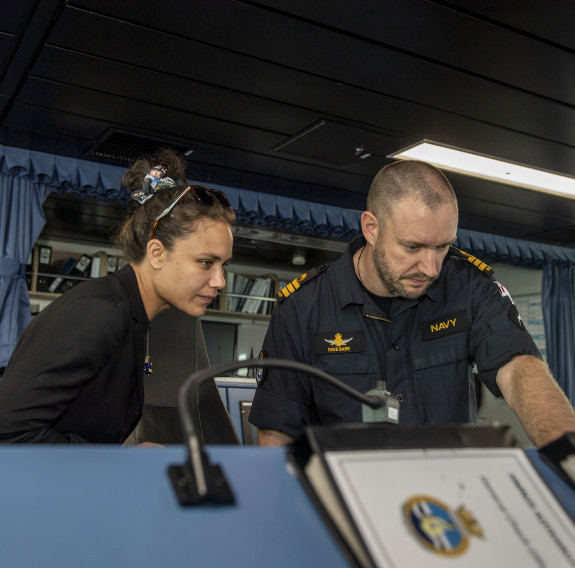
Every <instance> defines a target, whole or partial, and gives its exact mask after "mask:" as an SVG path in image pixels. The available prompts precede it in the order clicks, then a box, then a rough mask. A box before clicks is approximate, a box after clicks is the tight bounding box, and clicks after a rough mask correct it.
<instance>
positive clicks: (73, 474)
mask: <svg viewBox="0 0 575 568" xmlns="http://www.w3.org/2000/svg"><path fill="white" fill-rule="evenodd" d="M208 453H209V455H210V459H211V461H212V462H213V463H217V464H220V465H221V466H222V467H223V469H224V471H225V473H226V476H227V478H228V479H229V480H230V484H231V485H232V487H233V489H234V492H235V495H236V500H237V504H236V505H235V506H224V507H200V508H197V507H190V508H182V507H180V505H179V504H178V502H177V500H176V497H175V494H174V492H173V490H172V487H171V485H170V482H169V479H168V475H167V472H166V468H167V466H169V465H173V464H178V465H179V464H181V463H182V462H183V460H184V457H185V452H184V449H183V448H181V447H168V448H120V447H103V446H82V447H60V446H36V447H31V446H18V447H1V448H0V566H2V567H4V566H6V567H7V568H39V567H49V568H51V567H56V566H57V567H58V568H79V567H82V568H92V567H94V568H96V567H97V568H102V567H104V566H105V567H107V568H115V567H116V566H118V567H119V566H121V567H122V568H131V567H137V568H147V567H154V568H157V567H160V566H161V567H162V568H171V567H178V568H182V567H184V566H200V567H201V568H211V567H217V568H222V567H227V566H250V568H251V567H259V566H262V567H263V566H265V567H266V568H268V567H270V566H273V567H274V568H278V567H279V568H281V567H284V566H285V567H290V568H291V567H295V566H297V567H298V568H307V567H312V566H313V567H319V566H321V567H324V566H326V567H328V566H329V567H330V568H338V567H340V566H341V567H343V566H348V564H347V562H346V561H345V558H344V557H343V556H342V554H341V552H340V551H339V548H338V546H337V544H336V541H335V540H334V539H333V538H332V536H331V535H330V533H329V532H328V529H327V528H326V527H325V525H324V524H323V522H322V521H321V518H320V516H319V514H318V513H317V512H316V510H315V509H314V507H313V505H312V503H311V502H310V501H309V500H308V498H307V497H306V495H305V493H304V491H303V489H302V488H301V486H300V484H299V482H298V481H297V479H296V478H295V477H293V476H292V475H291V474H290V473H288V471H287V468H286V460H285V456H284V450H282V449H271V448H257V447H210V448H208ZM527 455H528V456H529V457H530V458H531V460H532V461H533V463H534V465H535V467H536V469H537V470H538V471H539V472H540V473H541V474H542V476H543V477H544V479H545V480H546V481H547V483H548V484H549V486H550V488H551V489H552V491H553V492H554V493H555V495H556V496H557V499H558V500H559V502H560V503H562V505H563V506H564V507H565V509H566V511H567V512H568V513H569V514H570V515H571V517H572V518H574V519H575V492H574V491H573V490H572V489H571V488H570V487H569V486H568V485H567V484H566V483H565V482H563V481H562V480H561V479H560V478H559V477H558V476H557V475H556V474H555V473H554V472H553V471H551V470H550V469H549V468H548V467H547V466H546V464H545V463H543V462H542V461H541V459H540V458H539V456H538V454H537V453H536V452H535V450H528V451H527Z"/></svg>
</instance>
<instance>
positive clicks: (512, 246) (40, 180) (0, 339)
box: [0, 145, 575, 396]
mask: <svg viewBox="0 0 575 568" xmlns="http://www.w3.org/2000/svg"><path fill="white" fill-rule="evenodd" d="M123 171H124V168H120V167H118V166H110V165H104V164H98V163H96V162H89V161H86V160H77V159H73V158H66V157H63V156H55V155H51V154H45V153H43V152H32V151H29V150H23V149H20V148H12V147H10V146H2V145H0V175H2V174H5V175H6V176H8V177H9V179H10V180H11V182H4V183H8V185H10V183H12V184H13V185H12V188H13V189H12V190H10V191H8V192H7V196H4V198H3V199H7V200H8V201H7V203H8V202H11V203H16V202H17V201H18V199H20V198H21V197H19V196H18V195H17V194H19V193H24V194H26V193H27V192H18V191H17V189H16V188H18V187H20V185H19V184H21V183H26V184H27V187H30V188H35V189H34V191H36V192H37V194H36V197H35V199H36V204H35V205H32V204H31V203H26V204H24V205H16V206H14V205H12V204H10V207H15V210H17V211H25V210H26V207H27V208H28V209H29V210H30V213H29V217H28V221H29V222H30V223H31V224H33V223H35V222H37V223H38V225H34V227H33V228H32V227H30V229H31V230H30V231H29V232H28V234H27V235H24V236H20V237H15V239H16V240H17V241H18V240H20V241H21V242H20V245H19V246H21V250H20V251H18V253H14V252H8V253H7V252H4V253H3V254H4V258H3V259H2V260H1V262H2V264H1V265H0V275H1V278H2V280H1V282H2V287H3V288H2V289H4V287H6V289H7V288H8V286H9V284H7V282H8V281H10V283H11V284H10V286H12V287H13V289H15V290H16V292H14V293H15V294H16V295H15V296H14V298H17V304H18V306H19V308H18V309H17V310H16V309H15V308H14V301H12V302H13V303H12V304H11V305H10V306H8V305H5V304H6V298H7V297H8V295H7V292H2V293H1V294H2V295H0V301H1V303H0V309H1V312H0V313H1V314H2V319H0V344H1V348H2V351H0V366H2V359H3V356H2V354H5V353H7V352H8V350H10V345H11V344H12V342H13V335H14V334H13V333H12V332H10V333H8V332H7V331H6V330H7V329H8V327H6V326H7V325H8V324H7V322H12V321H14V322H18V323H15V324H13V325H14V327H13V329H14V330H18V329H20V327H21V322H22V321H24V320H25V319H26V316H24V315H23V314H24V312H23V311H22V306H23V303H24V302H27V299H25V298H24V297H23V296H22V294H24V292H25V289H24V288H23V281H22V277H21V271H22V267H21V265H22V263H24V262H25V261H26V258H27V254H28V251H29V249H30V248H31V247H32V245H33V243H34V241H35V239H36V237H37V235H38V234H39V232H40V230H41V227H42V225H43V215H42V213H41V210H40V209H39V204H41V203H42V201H43V200H44V199H45V196H46V195H47V193H48V191H49V190H48V188H50V189H51V190H52V191H56V192H58V193H75V194H76V195H80V196H82V195H89V196H92V197H93V198H95V199H99V200H112V199H113V200H115V201H116V202H118V203H121V204H126V203H128V202H129V201H130V196H129V194H128V192H127V191H126V190H125V189H123V188H122V187H121V186H120V182H121V177H122V173H123ZM24 180H27V181H26V182H24ZM197 183H203V182H202V181H201V180H199V181H198V182H197ZM208 185H210V187H214V188H217V189H221V190H222V191H225V193H226V194H227V195H228V198H229V200H230V203H231V205H232V207H233V208H234V209H235V210H236V212H237V216H238V219H239V220H240V221H242V222H244V223H253V224H256V225H259V226H262V227H273V228H276V229H280V230H283V231H298V232H304V233H307V234H310V235H314V236H318V237H329V238H338V239H341V240H344V241H349V240H351V239H352V238H354V237H356V236H358V235H360V234H361V229H360V218H361V211H357V210H350V209H343V208H341V207H335V206H331V205H323V204H320V203H312V202H308V201H304V200H301V199H292V198H289V197H283V196H279V195H274V194H268V193H260V192H257V191H250V190H248V189H238V188H235V187H229V186H222V185H214V184H211V183H208ZM28 194H30V195H31V194H32V190H31V191H29V192H28ZM1 215H2V231H3V232H4V234H3V237H2V238H3V241H2V248H0V252H1V251H4V250H5V249H6V245H5V244H4V242H5V241H7V240H8V238H9V235H10V234H11V233H12V232H13V231H14V229H13V227H14V225H12V228H10V225H8V224H7V221H10V220H11V219H13V217H12V215H11V214H10V213H9V209H8V206H5V203H4V201H3V202H2V210H1ZM34 219H37V221H34ZM16 230H18V231H21V229H16ZM14 234H15V235H16V233H14ZM457 244H458V246H459V247H460V248H462V249H464V250H466V251H468V252H470V253H471V254H473V255H474V256H477V257H478V258H481V259H482V260H483V261H485V262H488V263H491V262H499V263H506V264H511V265H514V266H524V267H527V268H538V269H543V270H544V274H545V278H544V279H543V293H542V295H543V298H544V299H545V303H544V305H543V308H544V311H545V317H546V323H545V325H546V336H547V354H548V362H549V365H550V366H551V368H552V369H553V371H554V372H555V375H556V376H557V377H558V378H559V380H560V381H562V386H563V388H564V389H565V390H566V392H570V393H573V390H574V388H575V387H574V381H575V374H574V373H573V359H574V358H575V344H574V342H573V338H572V334H573V324H572V323H569V321H571V322H572V321H573V318H574V317H575V316H574V308H573V301H574V299H573V271H572V270H571V271H569V270H568V268H569V267H571V268H573V267H575V250H573V249H569V248H566V247H559V246H551V245H545V244H541V243H534V242H530V241H522V240H519V239H510V238H505V237H497V236H495V235H489V234H486V233H478V232H476V231H467V230H463V229H461V230H459V231H458V241H457ZM6 250H8V249H6ZM20 253H22V254H20ZM15 262H16V263H17V264H18V265H16V264H14V263H15ZM12 281H14V282H12ZM15 283H16V284H15ZM16 313H18V314H20V315H18V316H16ZM566 318H571V319H570V320H567V319H566ZM550 322H555V325H551V323H550ZM558 322H561V323H558ZM564 325H565V326H567V327H566V328H565V329H563V326H564ZM16 333H17V332H16ZM561 336H562V337H564V338H565V341H564V342H562V343H561V340H560V339H559V338H560V337H561ZM5 346H6V347H5ZM4 358H5V356H4ZM570 396H573V395H572V394H571V395H570Z"/></svg>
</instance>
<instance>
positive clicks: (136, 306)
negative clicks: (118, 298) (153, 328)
mask: <svg viewBox="0 0 575 568" xmlns="http://www.w3.org/2000/svg"><path fill="white" fill-rule="evenodd" d="M114 276H116V277H117V278H119V279H120V281H121V282H122V284H123V285H124V287H125V288H126V290H127V292H128V299H129V301H130V308H131V311H132V316H133V318H134V319H135V320H136V321H138V322H141V323H143V324H144V325H145V326H146V327H148V326H149V325H150V321H149V320H148V314H147V313H146V308H145V307H144V302H143V301H142V296H141V295H140V288H139V287H138V279H137V278H136V273H135V272H134V269H133V268H132V267H131V266H130V265H129V264H128V265H127V266H124V268H121V269H120V270H118V271H117V272H115V273H114Z"/></svg>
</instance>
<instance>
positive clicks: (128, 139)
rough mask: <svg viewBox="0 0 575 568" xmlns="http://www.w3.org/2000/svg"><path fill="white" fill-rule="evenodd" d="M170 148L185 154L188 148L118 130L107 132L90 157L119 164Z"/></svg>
mask: <svg viewBox="0 0 575 568" xmlns="http://www.w3.org/2000/svg"><path fill="white" fill-rule="evenodd" d="M163 148H171V149H173V150H176V151H177V152H180V153H181V154H185V153H186V152H188V151H189V150H190V147H187V146H183V145H178V144H174V143H172V142H167V141H164V140H156V139H152V138H145V137H143V136H136V135H134V134H130V133H129V132H122V131H118V130H109V131H107V132H106V133H105V134H104V135H103V136H102V137H101V138H100V139H99V140H98V142H97V143H96V145H95V146H94V147H93V148H92V149H91V150H90V152H89V153H90V155H91V156H95V157H98V158H106V159H108V160H117V161H120V162H134V161H135V160H137V159H138V158H141V157H143V156H152V155H153V154H155V153H156V152H158V150H161V149H163Z"/></svg>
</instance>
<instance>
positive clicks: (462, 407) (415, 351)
mask: <svg viewBox="0 0 575 568" xmlns="http://www.w3.org/2000/svg"><path fill="white" fill-rule="evenodd" d="M468 357H469V349H468V334H466V333H465V334H460V335H457V336H450V337H444V338H442V339H438V340H435V341H427V342H424V343H423V344H420V345H417V346H413V347H412V348H411V364H412V368H413V379H414V380H413V388H414V394H415V402H416V404H417V406H418V407H419V409H420V413H421V414H422V415H423V417H424V422H425V423H431V424H441V423H446V422H468V421H469V400H470V381H469V376H470V375H469V373H470V370H469V361H468Z"/></svg>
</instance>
